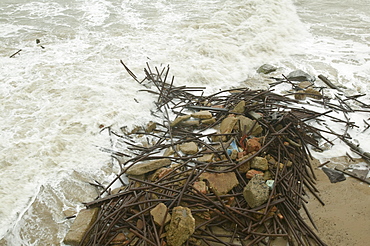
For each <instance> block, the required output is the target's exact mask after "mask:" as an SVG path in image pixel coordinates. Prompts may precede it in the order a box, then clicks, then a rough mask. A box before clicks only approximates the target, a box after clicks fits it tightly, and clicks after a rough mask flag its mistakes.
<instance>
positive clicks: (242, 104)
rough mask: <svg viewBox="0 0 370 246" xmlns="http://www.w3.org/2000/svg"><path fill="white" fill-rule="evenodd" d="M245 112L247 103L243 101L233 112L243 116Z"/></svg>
mask: <svg viewBox="0 0 370 246" xmlns="http://www.w3.org/2000/svg"><path fill="white" fill-rule="evenodd" d="M244 110H245V101H244V100H241V101H240V102H239V103H238V104H237V105H236V106H235V107H234V108H233V109H232V110H231V112H232V113H237V114H243V113H244Z"/></svg>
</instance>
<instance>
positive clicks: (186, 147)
mask: <svg viewBox="0 0 370 246" xmlns="http://www.w3.org/2000/svg"><path fill="white" fill-rule="evenodd" d="M180 150H181V151H182V152H183V153H184V154H186V155H194V154H196V153H197V152H198V146H197V144H196V143H195V142H188V143H183V144H181V145H180Z"/></svg>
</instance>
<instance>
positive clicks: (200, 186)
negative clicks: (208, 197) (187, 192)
mask: <svg viewBox="0 0 370 246" xmlns="http://www.w3.org/2000/svg"><path fill="white" fill-rule="evenodd" d="M193 187H194V188H195V189H196V190H198V191H199V192H200V193H202V194H207V193H208V187H207V184H206V182H204V181H195V182H194V184H193Z"/></svg>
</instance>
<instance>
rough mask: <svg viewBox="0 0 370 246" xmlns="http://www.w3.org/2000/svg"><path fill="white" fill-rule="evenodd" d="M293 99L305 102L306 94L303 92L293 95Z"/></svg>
mask: <svg viewBox="0 0 370 246" xmlns="http://www.w3.org/2000/svg"><path fill="white" fill-rule="evenodd" d="M294 99H296V100H306V94H305V93H304V92H297V93H294Z"/></svg>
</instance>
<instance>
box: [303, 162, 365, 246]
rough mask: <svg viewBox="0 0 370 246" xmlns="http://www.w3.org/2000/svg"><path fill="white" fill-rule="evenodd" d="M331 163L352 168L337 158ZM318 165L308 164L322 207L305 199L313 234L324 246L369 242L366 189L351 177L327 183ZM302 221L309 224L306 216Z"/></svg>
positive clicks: (314, 199)
mask: <svg viewBox="0 0 370 246" xmlns="http://www.w3.org/2000/svg"><path fill="white" fill-rule="evenodd" d="M334 161H335V162H337V163H338V161H341V162H342V164H344V165H350V164H352V163H350V162H348V161H347V160H346V157H338V158H335V160H334ZM334 161H333V163H334ZM346 161H347V162H346ZM318 165H320V163H319V161H317V160H315V161H313V162H312V166H313V167H314V173H315V175H316V178H317V181H316V188H317V189H318V190H319V192H320V193H319V196H320V198H321V199H322V200H323V201H324V203H325V206H322V205H321V204H320V202H319V201H318V200H317V199H316V198H315V197H314V196H313V195H312V194H308V196H306V197H307V198H308V203H307V209H308V210H309V211H310V213H311V216H312V218H313V220H314V222H315V224H316V226H317V228H318V231H316V230H315V232H316V233H317V235H318V236H319V237H320V238H321V239H322V240H323V241H324V242H325V243H327V245H328V246H347V245H367V244H368V242H369V241H370V234H369V231H368V229H369V228H370V220H369V219H368V218H367V215H368V214H370V206H369V202H370V200H369V198H370V189H369V185H367V184H366V183H364V182H361V181H359V180H357V179H355V178H352V177H346V180H345V181H342V182H338V183H330V181H329V178H328V177H327V176H326V174H325V173H324V172H323V171H322V170H321V169H319V168H317V166H318ZM302 214H303V215H302V216H304V213H302ZM304 219H305V220H306V221H307V222H308V223H309V224H310V222H309V219H308V218H307V216H304ZM310 225H311V224H310Z"/></svg>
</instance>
